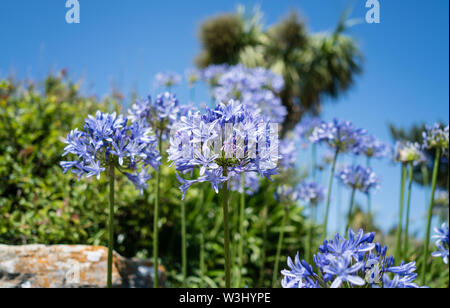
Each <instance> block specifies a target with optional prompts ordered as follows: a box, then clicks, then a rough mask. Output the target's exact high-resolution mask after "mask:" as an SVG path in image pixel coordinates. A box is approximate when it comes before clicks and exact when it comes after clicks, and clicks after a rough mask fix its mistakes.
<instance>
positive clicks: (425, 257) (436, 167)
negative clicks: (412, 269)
mask: <svg viewBox="0 0 450 308" xmlns="http://www.w3.org/2000/svg"><path fill="white" fill-rule="evenodd" d="M441 151H442V150H441V148H436V157H435V159H434V168H433V178H432V181H431V196H430V205H429V207H428V215H427V227H426V235H425V245H424V247H423V257H422V258H423V260H422V283H423V284H425V283H426V274H427V267H428V266H427V265H428V264H427V261H428V253H429V245H430V231H431V219H432V217H433V207H434V196H435V193H436V183H437V177H438V171H439V162H440V160H441Z"/></svg>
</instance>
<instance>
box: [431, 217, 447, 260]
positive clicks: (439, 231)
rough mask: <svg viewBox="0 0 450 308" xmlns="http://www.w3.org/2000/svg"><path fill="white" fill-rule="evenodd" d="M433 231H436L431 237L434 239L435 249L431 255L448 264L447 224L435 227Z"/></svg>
mask: <svg viewBox="0 0 450 308" xmlns="http://www.w3.org/2000/svg"><path fill="white" fill-rule="evenodd" d="M434 231H435V232H436V234H435V235H433V238H434V239H435V241H436V242H435V243H436V247H437V249H438V250H437V251H435V252H433V253H432V256H433V257H440V258H442V260H443V261H444V263H445V264H448V256H449V252H448V249H449V231H448V226H447V224H445V223H444V224H442V226H441V227H440V228H435V229H434Z"/></svg>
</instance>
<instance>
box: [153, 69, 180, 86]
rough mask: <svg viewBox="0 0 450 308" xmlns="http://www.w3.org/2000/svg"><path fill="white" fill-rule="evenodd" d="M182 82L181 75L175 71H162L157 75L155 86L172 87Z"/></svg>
mask: <svg viewBox="0 0 450 308" xmlns="http://www.w3.org/2000/svg"><path fill="white" fill-rule="evenodd" d="M180 83H181V76H180V75H178V74H177V73H175V72H170V71H167V72H161V73H158V74H156V76H155V86H156V87H157V88H171V87H173V86H177V85H179V84H180Z"/></svg>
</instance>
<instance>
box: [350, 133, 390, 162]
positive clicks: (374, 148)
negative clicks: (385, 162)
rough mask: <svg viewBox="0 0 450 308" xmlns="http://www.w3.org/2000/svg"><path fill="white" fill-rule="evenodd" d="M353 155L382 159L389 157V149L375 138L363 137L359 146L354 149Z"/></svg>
mask: <svg viewBox="0 0 450 308" xmlns="http://www.w3.org/2000/svg"><path fill="white" fill-rule="evenodd" d="M354 153H355V154H356V155H365V156H366V157H368V158H383V157H387V156H389V154H390V153H391V148H390V147H389V145H387V144H386V143H384V142H382V141H380V140H378V139H377V138H376V137H374V136H372V135H365V136H362V137H361V140H360V142H359V145H358V147H356V148H355V150H354Z"/></svg>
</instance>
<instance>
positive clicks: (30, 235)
mask: <svg viewBox="0 0 450 308" xmlns="http://www.w3.org/2000/svg"><path fill="white" fill-rule="evenodd" d="M37 88H38V87H37V86H36V85H34V84H31V83H30V84H24V83H17V82H14V81H12V80H10V81H7V80H3V81H0V243H2V244H10V245H12V244H32V243H40V244H88V245H104V246H106V245H107V243H108V240H107V234H106V223H107V218H108V215H107V214H108V212H107V208H108V182H107V178H106V176H105V175H102V178H101V179H100V180H97V179H83V180H81V181H77V180H76V178H75V176H74V175H73V174H66V175H65V174H63V173H62V169H61V168H60V166H59V162H60V161H61V160H64V158H62V157H61V154H62V153H63V149H64V146H65V145H64V143H63V142H62V141H63V139H64V138H65V137H66V136H67V134H68V132H69V131H70V130H72V129H74V128H76V127H78V128H82V126H83V121H84V118H85V117H86V116H87V115H88V114H93V113H95V112H96V111H97V110H98V109H100V110H102V111H110V112H111V111H113V110H120V108H119V105H118V103H117V101H116V100H115V99H113V98H107V99H105V100H103V101H100V102H99V101H97V100H96V99H94V98H89V97H84V96H82V95H80V93H79V91H78V88H79V84H77V83H72V82H70V81H69V80H67V79H66V77H65V74H61V75H58V76H50V77H48V78H47V79H46V80H45V82H44V83H43V86H42V88H43V90H42V93H39V91H38V90H37ZM161 173H162V176H161V191H160V196H161V201H160V204H161V212H160V221H159V224H160V230H161V231H160V257H161V262H162V264H163V265H164V266H165V267H166V269H167V273H168V282H167V286H169V287H170V286H175V287H179V286H180V285H181V276H180V272H181V270H180V269H181V265H180V263H181V231H180V230H181V220H180V208H181V202H182V201H181V193H180V192H179V190H178V186H179V183H178V180H177V179H176V175H175V171H174V170H173V169H172V168H169V167H168V166H167V164H165V165H164V166H163V167H162V168H161ZM289 178H292V177H291V176H289ZM280 180H281V179H278V181H280ZM276 185H277V183H268V182H265V183H264V184H263V186H262V187H261V190H260V192H259V193H257V194H256V195H254V196H252V197H247V201H246V204H247V209H246V213H245V214H246V220H247V223H246V229H247V232H246V243H247V245H246V247H245V261H244V264H245V267H244V269H243V283H245V285H249V286H257V285H260V286H265V287H269V286H270V277H271V275H272V270H271V269H272V268H273V262H274V258H275V250H276V247H275V246H276V242H277V238H278V232H279V226H280V224H281V217H282V210H283V207H282V206H281V205H280V204H278V203H277V202H275V200H274V198H273V191H274V189H275V187H276ZM200 189H204V192H205V193H204V196H205V197H204V200H200V199H199V196H200V195H201V193H200ZM115 194H116V198H115V199H116V209H115V212H116V215H115V242H116V245H115V250H116V251H118V252H119V253H120V254H122V255H123V256H126V257H134V256H138V257H141V258H150V256H151V254H152V241H153V238H152V230H153V203H154V181H150V182H149V187H148V189H147V190H146V191H145V193H144V195H143V196H141V195H140V194H139V192H138V191H136V190H135V188H134V186H133V185H132V184H131V183H129V181H127V180H126V179H124V178H123V177H118V179H117V182H116V192H115ZM231 198H232V199H231V203H230V204H231V211H230V215H231V220H232V221H231V231H232V240H233V241H232V245H233V256H234V258H233V264H234V265H235V266H234V271H236V270H237V268H236V264H237V260H236V258H237V253H236V245H237V239H238V237H239V234H238V230H239V229H238V204H239V202H238V200H239V196H238V194H237V193H232V194H231ZM184 202H185V204H186V209H187V233H188V274H189V279H188V282H189V286H191V287H200V286H205V287H215V286H222V285H223V263H224V259H223V255H224V254H223V226H222V225H223V217H222V209H221V206H219V204H220V196H218V195H216V194H215V193H214V192H213V191H212V189H211V187H210V186H208V185H204V186H201V185H198V186H196V187H193V188H192V189H190V190H189V193H188V194H187V196H186V200H185V201H184ZM265 207H267V210H268V215H267V218H266V219H265V220H261V217H262V210H263V208H265ZM302 212H303V209H302V208H301V207H293V208H292V210H291V211H290V213H289V222H288V224H287V225H286V227H285V228H286V237H285V242H284V245H283V250H282V255H283V259H282V260H283V262H282V265H281V266H283V263H284V260H285V257H286V256H287V255H294V254H295V253H296V252H297V251H298V250H300V251H303V247H304V239H305V237H306V231H305V230H306V229H305V227H306V226H305V219H304V217H303V215H302ZM264 228H266V230H267V237H266V239H265V240H264V232H263V230H264ZM202 230H205V231H204V232H205V242H206V256H205V260H206V262H207V264H206V266H207V273H206V278H205V281H200V278H199V250H200V234H201V232H203V231H202ZM316 246H317V245H316ZM263 247H264V249H266V255H267V258H266V262H265V263H264V267H263V270H262V271H261V256H262V253H263V252H262V251H263ZM260 272H262V273H263V280H262V283H261V284H258V283H259V280H260Z"/></svg>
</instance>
